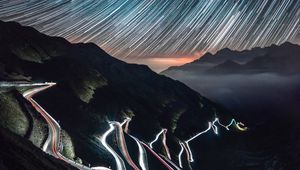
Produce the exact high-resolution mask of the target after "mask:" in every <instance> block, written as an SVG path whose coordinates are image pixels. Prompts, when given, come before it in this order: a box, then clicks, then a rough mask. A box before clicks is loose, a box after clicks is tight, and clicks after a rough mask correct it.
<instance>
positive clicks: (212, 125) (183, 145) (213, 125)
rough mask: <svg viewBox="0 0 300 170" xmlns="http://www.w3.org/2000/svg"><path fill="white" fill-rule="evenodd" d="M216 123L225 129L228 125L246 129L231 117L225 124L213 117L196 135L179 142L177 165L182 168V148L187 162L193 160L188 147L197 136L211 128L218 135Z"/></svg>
mask: <svg viewBox="0 0 300 170" xmlns="http://www.w3.org/2000/svg"><path fill="white" fill-rule="evenodd" d="M216 124H218V125H220V126H221V127H223V128H225V129H226V130H230V129H229V127H230V126H232V125H235V127H236V128H237V129H238V130H240V131H246V130H247V129H248V128H247V127H245V125H244V124H243V123H242V122H236V120H235V119H231V121H230V123H229V124H227V125H224V124H222V123H220V120H219V118H215V119H214V120H213V121H212V122H208V127H207V129H205V130H204V131H201V132H199V133H197V134H196V135H194V136H193V137H191V138H190V139H188V140H186V141H184V142H179V145H180V147H181V150H180V152H179V154H178V163H179V166H180V167H181V168H182V152H183V150H185V152H186V154H187V160H188V161H189V162H194V158H193V153H192V150H191V148H190V145H189V142H191V141H192V140H194V139H196V138H197V137H199V136H201V135H203V134H205V133H207V132H209V131H210V130H211V129H212V130H213V132H214V133H215V134H216V135H218V134H219V132H218V126H217V125H216Z"/></svg>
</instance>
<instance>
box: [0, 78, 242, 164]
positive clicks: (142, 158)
mask: <svg viewBox="0 0 300 170" xmlns="http://www.w3.org/2000/svg"><path fill="white" fill-rule="evenodd" d="M55 84H56V83H52V82H46V83H31V84H26V83H19V84H18V83H16V84H15V85H14V82H13V83H10V82H0V87H26V86H28V87H32V86H42V87H37V88H34V89H31V90H27V91H25V92H24V93H23V96H24V97H25V98H28V99H30V101H31V102H32V103H33V104H34V105H35V106H36V107H37V109H38V110H40V112H43V113H45V114H46V115H47V119H49V121H50V122H49V123H50V124H51V122H54V124H53V126H55V127H58V129H60V126H59V124H58V123H57V122H56V121H55V120H54V119H53V118H52V117H51V116H50V115H49V114H48V113H47V112H46V111H45V110H44V109H43V108H42V107H41V106H40V105H39V104H38V103H37V102H36V101H34V100H33V99H32V96H33V95H34V94H35V93H38V92H40V91H43V90H45V89H47V88H50V87H51V86H54V85H55ZM130 121H131V118H128V117H127V118H126V119H125V120H124V121H123V122H122V123H119V122H116V121H108V123H109V127H110V128H109V129H108V130H107V131H106V132H105V133H104V134H103V135H102V136H101V137H100V138H98V139H99V140H100V142H101V143H102V145H103V146H104V147H105V148H106V150H107V151H108V152H109V153H110V154H112V155H113V157H114V159H115V161H116V165H117V169H118V170H126V167H125V164H124V161H123V160H122V158H121V157H120V156H119V155H118V154H117V153H116V152H115V151H114V150H113V149H112V148H111V147H110V146H109V145H108V144H107V142H106V138H107V136H108V135H109V134H110V133H111V132H112V131H113V130H117V134H118V135H117V138H119V140H118V141H121V142H120V143H119V146H121V151H122V154H123V155H124V157H126V159H127V161H128V162H129V164H130V165H131V166H132V167H133V168H134V169H139V168H138V167H137V166H136V165H135V164H134V162H133V161H132V159H131V158H130V155H129V153H128V150H127V146H126V143H125V138H124V134H123V129H122V126H123V125H125V128H124V132H125V133H127V132H128V126H129V122H130ZM217 125H219V126H221V127H223V128H225V129H226V130H230V129H229V127H230V126H232V125H234V126H235V127H236V128H237V129H238V130H239V131H246V130H247V129H248V128H247V127H245V125H244V124H243V123H242V122H237V121H236V120H235V119H231V121H230V123H229V124H227V125H224V124H222V123H221V122H220V120H219V118H215V119H214V120H213V121H212V122H208V128H207V129H206V130H204V131H201V132H199V133H197V134H196V135H194V136H193V137H191V138H189V139H188V140H186V141H184V142H179V145H180V147H181V150H180V152H179V154H178V164H179V167H180V168H182V153H183V151H184V150H185V152H186V154H187V160H188V161H189V162H193V161H194V158H193V154H192V151H191V148H190V146H189V142H191V141H192V140H194V139H196V138H197V137H199V136H200V135H203V134H205V133H207V132H208V131H209V130H211V129H212V130H213V132H214V134H216V135H218V134H219V132H218V126H217ZM116 128H117V129H116ZM53 133H55V134H57V132H53ZM166 133H167V129H162V130H161V131H160V132H159V133H158V134H157V135H156V137H155V139H154V140H153V141H151V142H150V143H149V146H148V145H146V144H145V143H143V142H140V141H139V140H138V139H137V138H136V137H134V136H132V135H129V136H130V137H131V138H133V139H134V140H135V142H136V143H137V146H138V149H139V164H140V167H141V168H142V170H147V169H148V162H147V155H146V152H145V149H144V147H143V146H145V147H146V148H148V149H149V150H150V151H151V152H152V153H153V154H154V155H155V156H156V157H157V158H158V159H159V160H160V161H161V162H162V163H163V164H164V165H165V166H166V167H167V168H168V169H172V168H171V167H170V166H169V165H168V164H167V163H166V162H165V161H164V160H163V159H162V158H160V156H159V155H158V154H156V153H155V152H154V151H153V150H152V147H153V146H152V145H153V143H155V142H156V141H157V140H158V139H159V136H160V135H163V136H162V143H163V145H164V147H165V150H166V152H167V156H168V158H165V157H164V156H162V157H164V158H165V159H166V160H167V161H168V163H169V164H171V165H172V166H174V167H175V168H176V169H179V168H178V167H177V166H176V164H174V163H173V162H172V161H171V156H170V153H169V149H168V147H167V144H166ZM118 136H119V137H118ZM51 138H52V139H51V140H48V139H47V141H48V142H46V143H45V144H44V146H43V150H44V151H46V150H48V149H46V148H49V147H48V146H49V144H50V142H52V144H53V145H52V149H53V152H54V153H55V155H57V157H58V158H60V159H63V160H65V161H66V162H68V163H69V164H71V165H73V166H76V167H78V164H76V163H75V162H73V161H71V160H68V159H67V158H65V157H64V156H63V155H61V154H60V153H59V152H58V151H57V148H56V147H57V144H56V141H57V137H56V138H55V137H51ZM45 145H47V146H45ZM53 147H55V148H53ZM79 166H81V168H82V169H103V170H106V169H109V168H106V167H92V168H88V167H85V166H83V165H79Z"/></svg>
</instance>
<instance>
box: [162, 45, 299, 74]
mask: <svg viewBox="0 0 300 170" xmlns="http://www.w3.org/2000/svg"><path fill="white" fill-rule="evenodd" d="M299 53H300V47H299V46H298V45H295V44H292V43H289V42H286V43H284V44H282V45H280V46H277V45H272V46H270V47H266V48H254V49H252V50H245V51H241V52H239V51H232V50H230V49H227V48H226V49H223V50H221V51H219V52H217V53H216V54H215V55H212V54H210V53H207V54H205V55H204V56H203V57H201V58H199V59H197V60H195V61H193V62H191V63H188V64H185V65H182V66H177V67H171V68H169V69H167V70H165V71H163V72H162V74H164V75H170V76H171V77H172V75H175V74H178V73H180V72H191V73H196V74H202V73H203V74H220V73H221V74H230V73H234V74H243V73H247V74H257V73H278V74H298V73H300V69H299V67H298V66H299V64H300V59H299ZM228 61H229V62H228ZM230 62H231V63H232V62H235V63H236V64H230ZM237 64H239V65H240V66H237Z"/></svg>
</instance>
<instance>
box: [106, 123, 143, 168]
mask: <svg viewBox="0 0 300 170" xmlns="http://www.w3.org/2000/svg"><path fill="white" fill-rule="evenodd" d="M127 122H128V121H127ZM109 123H110V124H112V125H113V126H114V127H115V129H116V131H117V132H116V133H117V135H116V136H117V141H118V146H119V149H120V150H121V153H122V154H123V156H124V157H125V158H126V160H127V162H128V163H129V165H130V166H131V167H132V168H133V169H135V170H139V168H138V167H137V166H136V165H135V163H134V162H133V160H132V158H131V157H130V155H129V152H128V149H127V145H126V141H125V137H124V134H123V129H122V126H121V124H120V123H119V122H116V121H110V122H109Z"/></svg>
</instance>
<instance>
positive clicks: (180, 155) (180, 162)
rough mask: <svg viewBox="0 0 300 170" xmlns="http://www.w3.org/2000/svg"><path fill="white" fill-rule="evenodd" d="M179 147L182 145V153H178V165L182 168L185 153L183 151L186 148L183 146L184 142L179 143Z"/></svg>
mask: <svg viewBox="0 0 300 170" xmlns="http://www.w3.org/2000/svg"><path fill="white" fill-rule="evenodd" d="M179 145H180V151H179V153H178V164H179V167H180V168H182V167H183V166H182V158H181V157H182V153H183V150H184V146H183V143H182V142H179Z"/></svg>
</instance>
